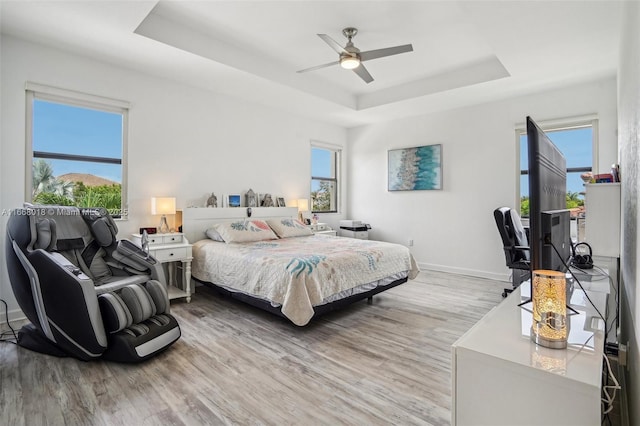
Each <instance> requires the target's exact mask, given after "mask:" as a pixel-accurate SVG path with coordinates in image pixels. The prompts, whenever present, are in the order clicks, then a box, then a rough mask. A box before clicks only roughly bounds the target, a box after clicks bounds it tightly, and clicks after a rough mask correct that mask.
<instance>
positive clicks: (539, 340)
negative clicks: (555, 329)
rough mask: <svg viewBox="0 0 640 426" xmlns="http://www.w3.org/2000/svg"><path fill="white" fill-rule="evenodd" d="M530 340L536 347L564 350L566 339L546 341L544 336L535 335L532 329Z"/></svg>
mask: <svg viewBox="0 0 640 426" xmlns="http://www.w3.org/2000/svg"><path fill="white" fill-rule="evenodd" d="M531 340H532V341H533V342H534V343H535V344H536V345H540V346H544V347H545V348H551V349H566V348H567V341H566V339H565V340H552V339H547V338H545V337H544V336H540V335H539V334H537V333H536V332H535V330H534V329H533V327H532V328H531Z"/></svg>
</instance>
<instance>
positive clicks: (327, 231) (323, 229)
mask: <svg viewBox="0 0 640 426" xmlns="http://www.w3.org/2000/svg"><path fill="white" fill-rule="evenodd" d="M307 228H309V229H311V232H313V233H314V234H324V235H332V236H334V237H335V236H337V235H338V234H337V232H336V231H335V230H334V229H331V227H330V226H329V225H327V224H326V223H316V224H315V225H309V226H307Z"/></svg>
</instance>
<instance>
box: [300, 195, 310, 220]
mask: <svg viewBox="0 0 640 426" xmlns="http://www.w3.org/2000/svg"><path fill="white" fill-rule="evenodd" d="M297 205H298V220H299V221H300V222H302V223H304V216H303V213H304V212H307V211H309V200H307V199H306V198H299V199H298V201H297Z"/></svg>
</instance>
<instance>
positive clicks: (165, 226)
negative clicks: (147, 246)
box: [158, 215, 169, 234]
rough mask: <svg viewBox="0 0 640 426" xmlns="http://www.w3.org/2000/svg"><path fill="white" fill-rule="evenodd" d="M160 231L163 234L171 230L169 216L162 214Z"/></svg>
mask: <svg viewBox="0 0 640 426" xmlns="http://www.w3.org/2000/svg"><path fill="white" fill-rule="evenodd" d="M158 231H159V232H160V233H161V234H166V233H168V232H169V224H168V223H167V217H166V216H165V215H162V217H161V218H160V227H159V228H158Z"/></svg>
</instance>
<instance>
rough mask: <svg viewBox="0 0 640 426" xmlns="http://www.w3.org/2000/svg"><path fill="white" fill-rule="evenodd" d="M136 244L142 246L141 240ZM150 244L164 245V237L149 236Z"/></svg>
mask: <svg viewBox="0 0 640 426" xmlns="http://www.w3.org/2000/svg"><path fill="white" fill-rule="evenodd" d="M134 242H135V243H136V244H138V245H140V238H139V239H138V241H134ZM149 244H150V245H151V244H156V245H158V244H162V237H161V236H155V235H149Z"/></svg>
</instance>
